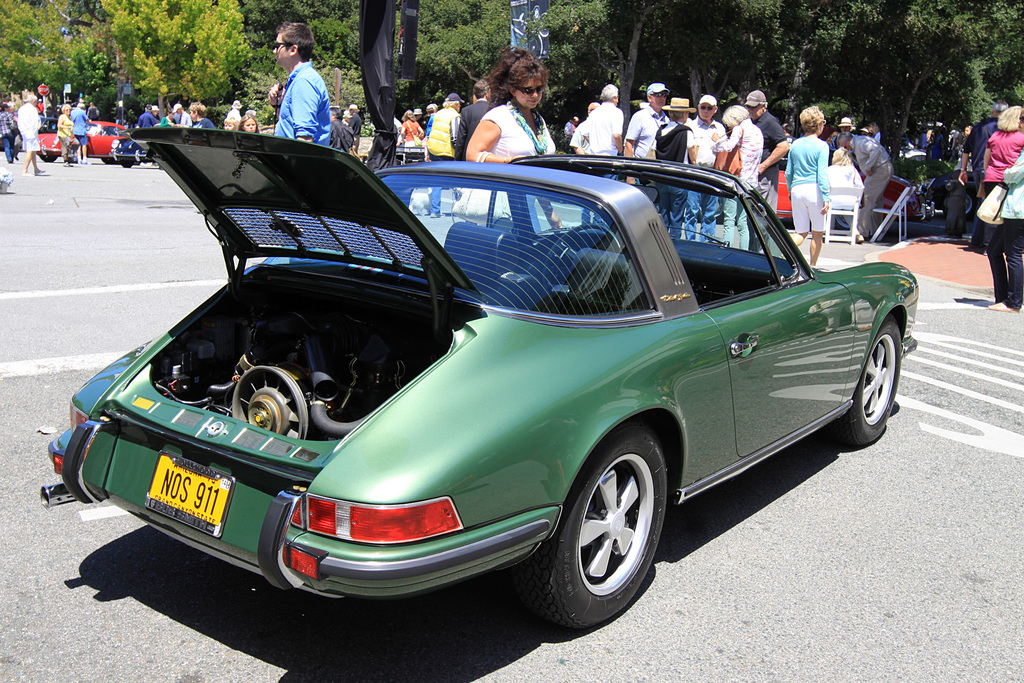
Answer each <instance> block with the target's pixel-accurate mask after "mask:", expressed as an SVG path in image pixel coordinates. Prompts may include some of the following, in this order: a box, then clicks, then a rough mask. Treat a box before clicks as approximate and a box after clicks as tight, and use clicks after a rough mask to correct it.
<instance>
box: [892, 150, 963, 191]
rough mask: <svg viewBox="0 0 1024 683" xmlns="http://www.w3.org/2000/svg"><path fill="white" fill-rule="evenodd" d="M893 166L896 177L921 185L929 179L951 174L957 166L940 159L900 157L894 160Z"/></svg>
mask: <svg viewBox="0 0 1024 683" xmlns="http://www.w3.org/2000/svg"><path fill="white" fill-rule="evenodd" d="M892 166H893V174H894V175H898V176H899V177H900V178H903V179H904V180H909V181H910V182H912V183H913V184H915V185H919V184H921V183H923V182H924V181H925V180H928V179H929V178H938V177H939V176H940V175H945V174H946V173H951V172H952V171H953V168H954V166H955V164H951V163H949V162H948V161H940V160H938V159H921V158H917V159H903V158H902V157H899V158H894V159H893V160H892Z"/></svg>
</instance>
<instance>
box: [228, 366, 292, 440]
mask: <svg viewBox="0 0 1024 683" xmlns="http://www.w3.org/2000/svg"><path fill="white" fill-rule="evenodd" d="M300 379H302V377H301V375H299V374H298V373H293V372H289V371H288V370H284V369H282V368H280V367H274V366H270V365H257V366H255V367H252V368H250V369H248V370H246V372H245V374H243V375H242V376H241V378H239V380H238V384H236V385H235V393H234V396H233V397H232V399H231V413H232V415H233V416H234V417H235V418H237V419H239V420H245V421H246V422H248V423H249V424H251V425H253V426H255V427H260V428H262V429H266V430H268V431H271V432H275V433H277V434H283V435H284V436H291V437H295V438H297V439H304V438H306V430H307V429H308V428H309V409H308V407H307V406H306V399H305V392H304V391H303V389H302V387H301V386H300V385H299V380H300Z"/></svg>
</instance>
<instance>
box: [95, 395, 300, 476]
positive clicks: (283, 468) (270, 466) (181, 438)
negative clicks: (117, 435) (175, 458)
mask: <svg viewBox="0 0 1024 683" xmlns="http://www.w3.org/2000/svg"><path fill="white" fill-rule="evenodd" d="M108 414H109V415H110V417H112V418H113V419H115V420H121V421H123V422H127V423H128V424H131V425H135V426H136V427H141V428H142V429H145V430H148V431H150V432H153V433H155V434H157V435H158V436H160V438H162V439H164V440H165V441H168V442H170V443H183V444H188V445H189V446H191V447H192V448H197V449H199V450H204V451H209V452H211V453H216V454H218V455H221V456H223V457H225V458H228V459H230V460H235V461H238V462H244V463H246V464H248V465H252V466H253V467H255V468H257V469H260V470H263V471H264V472H270V473H271V474H275V475H278V476H281V477H285V478H286V479H290V480H292V481H293V482H294V483H296V484H303V485H306V486H308V485H309V484H310V483H312V481H313V477H314V476H316V475H315V474H314V473H313V472H310V471H308V470H304V469H299V468H298V467H289V466H288V465H282V464H279V463H276V462H271V461H270V460H267V459H266V458H259V457H256V456H253V455H249V454H248V453H242V452H239V451H237V450H233V449H231V448H227V447H224V446H221V445H219V444H215V443H211V442H209V441H203V440H202V439H198V438H196V437H191V436H185V435H183V434H179V433H177V432H173V431H171V430H169V429H166V428H164V427H162V426H160V425H158V424H156V423H155V422H151V421H149V420H144V419H142V418H140V417H138V416H136V415H132V414H130V413H127V412H123V411H121V410H112V411H109V413H108Z"/></svg>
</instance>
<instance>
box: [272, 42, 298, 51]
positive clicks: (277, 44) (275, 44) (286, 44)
mask: <svg viewBox="0 0 1024 683" xmlns="http://www.w3.org/2000/svg"><path fill="white" fill-rule="evenodd" d="M294 44H295V43H274V44H273V45H271V46H270V51H271V52H277V49H278V48H281V47H291V46H292V45H294Z"/></svg>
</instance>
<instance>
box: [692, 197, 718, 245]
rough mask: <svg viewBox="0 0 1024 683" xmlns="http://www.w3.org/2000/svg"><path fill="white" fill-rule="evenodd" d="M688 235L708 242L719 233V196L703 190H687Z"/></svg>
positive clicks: (699, 240)
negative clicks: (705, 192)
mask: <svg viewBox="0 0 1024 683" xmlns="http://www.w3.org/2000/svg"><path fill="white" fill-rule="evenodd" d="M686 194H687V197H686V221H685V222H686V237H687V238H688V239H693V240H696V241H698V242H708V241H710V240H708V238H709V237H711V238H715V237H717V233H718V197H716V196H714V195H711V194H704V193H703V192H687V193H686Z"/></svg>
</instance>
